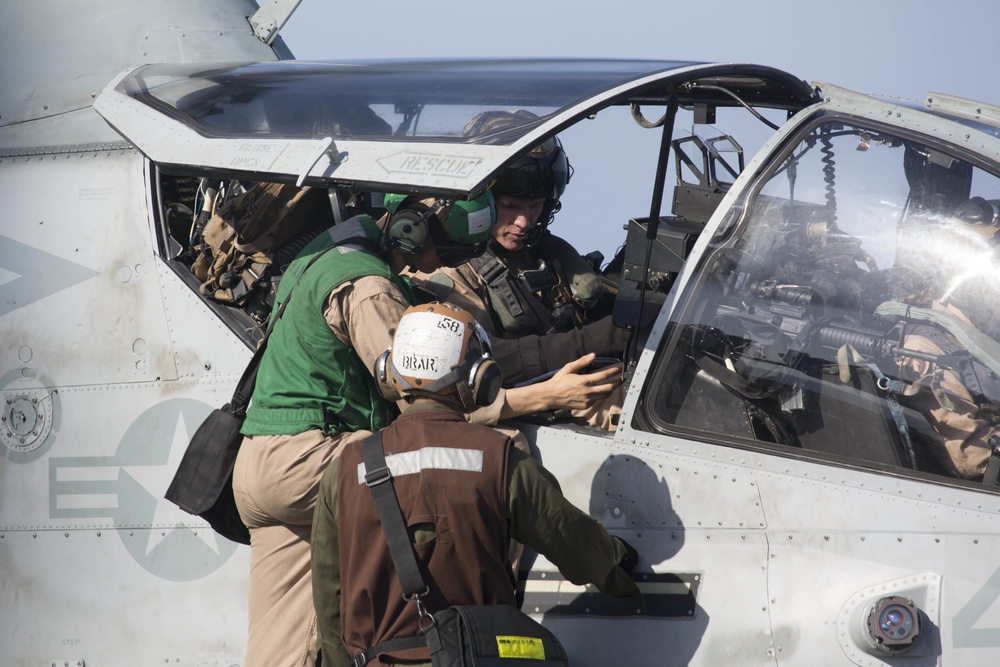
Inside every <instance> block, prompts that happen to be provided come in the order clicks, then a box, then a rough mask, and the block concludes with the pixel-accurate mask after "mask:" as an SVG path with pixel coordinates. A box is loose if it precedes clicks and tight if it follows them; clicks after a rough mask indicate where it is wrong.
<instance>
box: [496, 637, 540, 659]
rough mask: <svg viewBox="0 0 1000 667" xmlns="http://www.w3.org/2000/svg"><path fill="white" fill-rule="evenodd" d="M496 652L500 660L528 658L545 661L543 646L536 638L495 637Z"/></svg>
mask: <svg viewBox="0 0 1000 667" xmlns="http://www.w3.org/2000/svg"><path fill="white" fill-rule="evenodd" d="M497 651H498V652H499V654H500V657H501V658H528V659H531V660H545V646H543V645H542V640H541V639H538V638H537V637H510V636H502V635H497Z"/></svg>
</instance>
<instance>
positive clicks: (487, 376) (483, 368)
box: [459, 356, 503, 412]
mask: <svg viewBox="0 0 1000 667" xmlns="http://www.w3.org/2000/svg"><path fill="white" fill-rule="evenodd" d="M501 384H503V373H502V372H501V370H500V365H499V364H497V362H495V361H493V358H492V357H488V356H484V357H483V358H482V359H479V360H477V361H476V363H474V364H473V365H472V368H471V369H470V370H469V380H468V386H467V389H468V390H469V397H470V398H471V400H472V403H473V409H475V408H482V407H485V406H487V405H490V404H491V403H493V401H495V400H497V395H498V394H499V393H500V386H501ZM461 386H462V383H459V387H460V388H461ZM459 393H461V389H460V390H459ZM470 412H471V410H470Z"/></svg>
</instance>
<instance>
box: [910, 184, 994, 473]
mask: <svg viewBox="0 0 1000 667" xmlns="http://www.w3.org/2000/svg"><path fill="white" fill-rule="evenodd" d="M998 203H1000V202H989V201H987V200H985V199H983V198H982V197H973V198H971V199H969V200H967V201H965V202H963V203H961V204H959V205H958V206H957V207H956V209H955V213H954V215H952V216H945V217H943V218H942V217H940V216H939V217H938V218H937V219H934V218H927V219H925V220H924V229H923V231H922V232H921V231H918V230H917V229H915V228H913V227H911V228H910V229H909V230H908V235H909V238H908V241H907V243H908V244H910V245H911V248H910V252H911V253H912V252H918V253H920V254H918V255H916V256H912V255H911V256H910V257H909V260H910V261H918V262H919V263H920V265H921V266H923V267H925V269H926V268H931V269H932V270H933V272H934V273H935V274H936V276H935V279H934V281H933V284H932V285H931V286H930V287H929V288H926V289H924V290H922V291H920V292H919V293H918V294H916V295H913V296H910V297H909V298H906V299H904V301H905V303H906V306H905V315H906V319H907V322H908V323H907V325H906V328H905V330H904V337H903V339H902V347H903V349H904V353H903V354H901V355H900V356H899V357H898V366H899V368H898V371H899V374H900V376H901V378H902V379H903V380H904V381H905V382H907V383H908V385H907V386H906V388H905V389H904V390H903V392H902V395H901V396H900V397H899V402H900V404H901V405H903V406H905V407H909V408H912V409H913V410H916V411H917V412H918V413H919V414H921V415H923V417H924V418H925V419H926V420H927V423H928V424H929V426H930V427H931V433H930V435H927V434H926V433H925V434H924V436H923V437H925V438H929V439H930V441H931V442H930V447H929V449H930V451H931V452H932V455H933V459H932V460H931V461H927V462H925V465H928V464H929V466H930V467H931V468H932V469H938V468H940V471H941V472H943V473H945V474H948V475H950V476H953V477H958V478H962V479H969V480H973V481H978V480H981V479H982V478H983V474H984V471H985V470H986V467H987V464H988V463H989V461H990V457H991V453H992V451H993V450H994V449H996V450H997V453H998V454H1000V407H998V406H1000V344H998V343H997V339H998V336H1000V318H998V315H997V312H996V304H997V303H998V299H1000V280H998V278H997V276H998V275H1000V273H998V271H1000V263H998V259H1000V258H998V256H997V252H996V248H997V245H998V242H1000V230H998V226H997V224H998V222H1000V217H998V216H997V204H998ZM918 247H919V248H920V250H915V248H918ZM992 483H996V480H993V481H992Z"/></svg>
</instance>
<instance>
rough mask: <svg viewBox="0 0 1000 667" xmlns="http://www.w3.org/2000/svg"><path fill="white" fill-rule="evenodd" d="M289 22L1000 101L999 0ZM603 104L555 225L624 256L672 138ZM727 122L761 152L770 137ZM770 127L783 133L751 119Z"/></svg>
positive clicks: (391, 52) (336, 54)
mask: <svg viewBox="0 0 1000 667" xmlns="http://www.w3.org/2000/svg"><path fill="white" fill-rule="evenodd" d="M282 35H283V37H284V39H285V41H286V43H287V44H288V46H289V48H291V50H292V52H293V53H294V54H295V56H296V57H297V58H299V59H367V58H420V57H532V56H535V57H546V56H548V57H608V58H652V59H662V60H682V61H683V60H689V61H706V62H749V63H757V64H763V65H770V66H773V67H777V68H780V69H784V70H786V71H788V72H790V73H792V74H794V75H796V76H798V77H799V78H802V79H805V80H806V81H810V82H811V81H824V82H827V83H833V84H836V85H839V86H842V87H845V88H850V89H853V90H856V91H859V92H864V93H878V94H882V95H887V96H891V97H903V98H909V99H915V100H922V99H923V98H924V95H925V94H926V93H927V92H928V91H935V92H944V93H950V94H954V95H960V96H963V97H970V98H973V99H977V100H978V101H981V102H991V103H994V104H998V105H1000V90H998V89H997V82H998V81H1000V75H998V74H997V73H996V72H995V71H994V70H995V69H996V68H997V67H998V66H1000V1H998V0H948V1H943V0H833V1H828V2H818V1H815V0H812V1H810V0H797V1H796V0H746V1H744V0H702V1H701V2H697V1H690V2H676V1H671V0H631V1H625V2H603V3H598V2H565V1H564V2H556V1H553V0H507V1H506V2H494V3H476V2H468V0H463V1H459V0H423V1H421V2H413V1H403V0H366V1H365V2H363V3H362V2H360V1H355V2H336V1H334V0H303V1H302V3H301V5H300V6H299V8H298V9H297V10H296V12H295V14H294V15H293V16H292V18H291V19H290V20H289V22H288V23H287V24H286V26H285V28H284V30H283V31H282ZM603 116H605V114H602V119H599V120H598V121H597V122H594V123H586V124H583V123H581V124H580V125H578V126H576V127H574V128H571V129H570V130H568V131H566V132H564V133H563V134H562V135H561V138H562V139H563V143H564V145H565V146H566V148H567V152H568V154H569V156H570V160H571V162H572V163H573V165H574V167H575V168H576V172H575V175H574V177H573V179H572V181H571V182H570V185H569V187H568V188H567V190H566V194H565V195H564V196H563V210H562V212H560V213H559V215H558V216H557V217H556V221H555V226H554V227H553V230H554V231H555V232H556V233H558V234H560V235H562V236H564V237H565V238H567V240H569V241H570V242H572V243H573V244H574V245H576V247H577V249H578V250H579V251H581V252H583V253H586V252H589V251H590V250H601V251H602V252H603V253H604V255H605V257H606V258H607V259H610V258H611V256H612V255H613V254H614V250H615V248H617V247H618V246H619V245H620V243H621V242H622V241H623V240H624V238H623V237H624V235H623V233H622V231H621V230H622V225H623V223H624V222H625V221H626V220H628V219H629V218H630V217H643V216H645V215H648V213H649V193H650V192H651V184H652V180H653V178H652V174H653V171H654V167H655V152H656V151H655V147H656V145H657V141H658V140H657V138H656V137H655V136H651V135H652V133H650V132H641V131H638V130H636V128H635V127H634V124H633V123H631V121H626V122H625V123H622V124H621V125H619V126H616V127H615V128H613V129H608V128H607V127H604V126H602V125H601V124H602V123H603V122H608V121H605V120H604V119H603ZM584 125H587V126H589V127H588V128H587V129H586V130H584V129H580V130H579V131H577V128H582V127H583V126H584ZM625 125H628V127H626V126H625ZM724 130H725V131H727V132H733V133H734V136H736V137H737V139H738V140H739V141H740V142H741V143H743V145H744V148H745V149H746V153H747V155H746V158H747V160H749V158H750V157H752V155H753V153H754V152H755V151H756V148H757V146H759V143H758V144H754V143H753V142H752V141H748V137H747V136H746V134H745V130H744V129H740V130H739V131H738V132H736V131H734V130H733V129H731V128H724ZM762 130H763V135H762V136H763V137H766V136H769V134H770V132H769V131H766V129H765V128H763V126H760V125H759V124H758V125H756V126H754V127H752V128H747V131H750V132H754V131H762ZM588 131H590V132H591V134H589V135H585V134H584V133H585V132H588ZM692 131H697V128H692ZM760 140H761V141H763V139H760ZM671 185H672V184H671ZM664 208H666V207H664ZM661 213H662V214H667V213H669V211H668V210H662V211H661Z"/></svg>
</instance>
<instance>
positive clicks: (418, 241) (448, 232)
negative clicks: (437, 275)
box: [384, 191, 497, 266]
mask: <svg viewBox="0 0 1000 667" xmlns="http://www.w3.org/2000/svg"><path fill="white" fill-rule="evenodd" d="M384 206H385V209H386V211H387V212H388V214H389V216H390V217H389V224H388V226H387V233H388V236H389V239H390V241H391V243H392V245H393V247H395V248H398V249H399V250H401V251H402V252H404V253H408V254H411V255H414V254H418V253H420V252H421V251H422V250H424V249H427V248H429V247H432V246H433V248H434V249H435V250H436V251H437V256H438V259H440V260H441V263H442V264H444V265H445V266H459V265H460V264H464V263H465V262H467V261H469V260H470V259H473V258H474V257H479V256H480V255H482V254H483V253H484V252H485V251H486V244H487V243H488V242H489V240H490V234H491V233H492V232H493V226H494V225H495V224H496V220H497V215H496V205H495V204H494V202H493V194H492V193H491V192H489V191H486V192H484V193H483V194H481V195H479V196H478V197H476V198H475V199H458V200H455V199H438V198H435V197H419V196H414V195H402V194H387V195H385V198H384Z"/></svg>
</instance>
